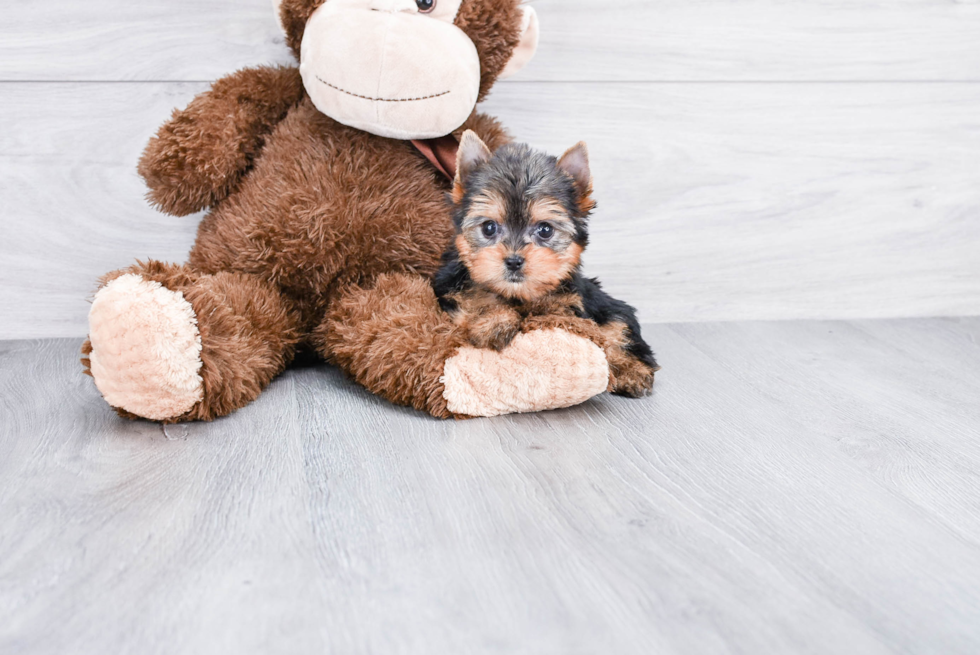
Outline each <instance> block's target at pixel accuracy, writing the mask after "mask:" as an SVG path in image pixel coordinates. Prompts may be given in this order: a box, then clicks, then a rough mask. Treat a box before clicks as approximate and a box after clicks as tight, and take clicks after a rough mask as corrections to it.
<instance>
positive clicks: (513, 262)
mask: <svg viewBox="0 0 980 655" xmlns="http://www.w3.org/2000/svg"><path fill="white" fill-rule="evenodd" d="M504 266H506V267H507V270H508V271H510V272H511V273H516V272H517V271H519V270H521V267H522V266H524V258H523V257H521V256H520V255H511V256H510V257H508V258H507V259H505V260H504Z"/></svg>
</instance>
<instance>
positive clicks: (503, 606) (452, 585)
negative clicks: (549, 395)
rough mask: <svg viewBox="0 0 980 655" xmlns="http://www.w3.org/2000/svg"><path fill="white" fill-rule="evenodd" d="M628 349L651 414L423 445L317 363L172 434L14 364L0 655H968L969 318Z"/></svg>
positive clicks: (659, 331)
mask: <svg viewBox="0 0 980 655" xmlns="http://www.w3.org/2000/svg"><path fill="white" fill-rule="evenodd" d="M644 330H645V335H646V337H647V338H648V340H649V341H650V342H651V343H652V344H653V345H654V347H655V348H656V349H657V351H658V355H659V358H660V359H661V360H662V362H663V363H664V366H665V368H664V370H663V372H662V373H661V374H659V375H658V381H657V385H656V389H655V392H654V395H653V396H652V397H651V398H648V399H644V400H639V401H631V400H626V399H621V398H613V397H610V396H601V397H599V398H597V399H595V400H593V401H591V402H589V403H587V404H585V405H583V406H580V407H577V408H573V409H570V410H563V411H558V412H549V413H543V414H536V415H527V416H511V417H503V418H497V419H489V420H474V421H468V422H461V423H452V422H438V421H434V420H431V419H429V418H427V417H424V416H421V415H419V414H417V413H415V412H412V411H409V410H405V409H399V408H393V407H391V406H390V405H388V404H386V403H384V402H383V401H381V400H379V399H377V398H374V397H372V396H370V395H368V394H367V393H365V392H364V391H363V390H361V389H359V388H357V387H355V386H353V385H351V384H350V383H348V382H346V381H344V380H343V378H342V377H341V376H340V375H339V374H338V373H337V371H336V370H334V369H331V368H329V367H324V366H312V367H307V368H299V369H293V370H291V371H289V372H287V373H286V374H285V375H284V376H282V377H281V378H280V379H278V380H277V381H276V382H274V383H273V385H272V386H271V387H270V389H269V390H268V391H267V392H266V393H265V394H264V395H263V396H262V397H261V398H260V399H259V400H258V401H257V402H256V403H254V404H253V405H251V406H249V407H247V408H245V409H243V410H241V411H239V412H238V413H236V414H234V415H232V416H230V417H228V418H226V419H222V420H219V421H217V422H215V423H213V424H191V425H185V426H177V427H169V428H167V429H166V431H164V430H162V429H161V428H160V427H159V426H156V425H154V424H150V423H144V422H135V423H134V422H128V421H124V420H122V419H119V418H117V417H116V416H115V415H114V414H112V413H111V412H110V410H109V409H108V408H107V407H106V406H105V405H104V403H103V402H102V401H101V399H100V398H99V397H98V394H97V392H96V391H95V389H94V386H93V385H92V383H91V381H90V380H89V379H87V378H84V377H83V376H82V375H81V374H80V371H79V367H78V364H77V349H78V345H79V341H78V340H58V341H30V342H26V341H21V342H0V613H2V615H3V616H4V620H3V621H2V622H0V652H3V653H8V652H9V653H15V652H17V653H19V652H30V653H37V654H44V653H59V654H60V653H65V652H79V653H82V652H100V653H101V652H139V653H147V654H148V655H150V654H152V653H164V652H168V653H169V652H235V653H253V652H255V653H258V652H270V651H276V652H337V653H406V654H409V653H424V654H425V655H429V654H431V653H528V654H535V655H537V654H540V653H581V654H586V653H597V654H603V655H605V654H607V653H615V654H617V655H618V654H632V653H637V654H643V655H646V654H647V653H651V652H656V653H662V654H664V655H670V654H672V653H703V652H742V653H834V654H837V653H844V652H846V653H917V654H920V653H936V654H943V655H955V654H958V653H963V654H972V653H976V652H977V650H978V649H980V522H978V516H980V483H978V480H980V441H978V439H977V437H978V434H980V404H978V403H977V398H978V397H980V367H977V365H976V364H977V362H978V361H980V319H976V318H973V319H970V318H964V319H932V320H903V321H860V322H807V323H797V322H780V323H727V324H688V325H648V326H646V327H645V328H644Z"/></svg>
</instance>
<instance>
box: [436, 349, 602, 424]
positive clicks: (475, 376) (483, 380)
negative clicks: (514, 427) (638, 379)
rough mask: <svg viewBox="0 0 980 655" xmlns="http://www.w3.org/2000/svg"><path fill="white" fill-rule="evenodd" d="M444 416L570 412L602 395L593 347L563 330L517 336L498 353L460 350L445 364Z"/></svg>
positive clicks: (596, 352)
mask: <svg viewBox="0 0 980 655" xmlns="http://www.w3.org/2000/svg"><path fill="white" fill-rule="evenodd" d="M442 382H443V384H444V385H445V391H444V393H443V396H444V397H445V399H446V400H447V401H448V406H449V411H451V412H454V413H456V414H467V415H469V416H499V415H501V414H513V413H519V412H536V411H541V410H546V409H558V408H561V407H571V406H572V405H577V404H579V403H582V402H585V401H586V400H588V399H589V398H592V397H593V396H596V395H598V394H600V393H602V392H603V391H605V390H606V387H607V386H608V384H609V364H608V362H607V361H606V355H605V353H603V352H602V349H601V348H599V346H597V345H595V344H594V343H592V342H591V341H589V340H588V339H584V338H582V337H578V336H575V335H573V334H569V333H568V332H565V331H563V330H536V331H533V332H528V333H527V334H520V335H518V336H517V337H515V338H514V340H513V341H512V342H511V344H510V345H509V346H507V348H505V349H504V350H503V351H502V352H499V353H498V352H495V351H493V350H486V349H481V348H473V347H470V346H466V347H463V348H460V349H459V352H458V353H457V354H456V355H455V356H454V357H452V358H450V359H448V360H446V367H445V370H444V375H443V378H442Z"/></svg>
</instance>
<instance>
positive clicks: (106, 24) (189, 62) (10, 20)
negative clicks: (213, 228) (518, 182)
mask: <svg viewBox="0 0 980 655" xmlns="http://www.w3.org/2000/svg"><path fill="white" fill-rule="evenodd" d="M532 4H533V5H534V7H535V9H536V10H537V11H538V13H539V15H540V18H541V25H542V41H541V48H540V50H539V54H538V56H537V57H536V58H535V60H534V61H533V62H532V63H531V65H530V66H529V68H528V69H527V70H526V71H524V72H523V73H522V74H521V75H520V77H519V78H517V79H519V80H536V81H540V80H549V81H556V80H561V81H583V80H588V81H595V80H603V81H606V80H618V81H641V80H648V81H649V80H653V81H660V80H701V81H705V80H728V81H736V80H738V81H745V80H769V81H773V80H781V81H785V80H790V81H800V80H820V81H840V80H933V81H935V80H942V81H953V80H956V81H966V80H972V81H978V80H980V42H978V39H977V34H978V33H980V4H978V3H977V2H975V1H973V0H958V1H956V2H950V1H948V0H891V1H890V2H877V1H875V0H790V1H786V0H741V1H739V2H731V1H729V0H684V1H679V0H656V1H651V0H607V1H603V2H595V1H594V0H534V1H533V3H532ZM7 5H8V6H5V7H4V20H3V21H2V22H0V79H5V80H48V81H68V80H73V81H81V80H170V81H208V80H212V79H214V78H216V77H219V76H221V75H224V74H225V73H227V72H229V71H231V70H234V69H236V68H238V67H241V66H245V65H252V64H258V63H268V62H287V61H289V60H290V55H289V53H288V51H287V50H286V48H285V47H284V46H283V42H282V37H281V35H280V33H279V28H278V26H277V25H276V22H275V19H274V17H273V13H272V10H271V8H270V2H269V0H248V1H247V2H244V1H241V0H207V1H206V2H202V1H194V0H144V1H143V2H140V3H137V4H134V3H132V2H125V1H124V0H95V1H90V2H84V3H82V2H77V1H73V0H46V1H45V2H11V3H7Z"/></svg>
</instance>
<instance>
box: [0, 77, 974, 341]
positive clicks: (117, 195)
mask: <svg viewBox="0 0 980 655" xmlns="http://www.w3.org/2000/svg"><path fill="white" fill-rule="evenodd" d="M204 88H205V86H204V85H201V84H138V85H126V84H123V85H120V84H104V85H99V84H17V83H9V84H4V85H3V86H2V94H0V115H2V116H3V117H4V120H3V122H2V124H0V198H3V203H4V206H5V216H6V219H5V220H6V221H7V225H8V228H7V230H6V233H5V237H4V238H5V240H6V242H5V244H4V249H5V256H4V258H3V259H2V261H0V303H2V305H3V306H4V307H5V308H7V309H6V310H5V312H4V318H3V320H2V321H0V337H7V338H25V337H35V336H81V335H83V334H84V333H85V329H86V315H87V305H86V302H85V299H86V297H87V296H88V295H89V294H90V293H91V291H92V290H93V288H94V284H95V280H96V278H97V277H98V276H99V275H102V274H103V273H105V272H106V271H109V270H113V269H115V268H119V267H121V266H125V265H127V264H129V263H131V262H132V261H133V260H134V259H135V258H147V257H154V258H159V259H163V260H168V261H183V260H184V259H185V257H186V253H187V250H188V249H189V247H190V244H191V243H192V240H193V235H194V232H195V230H196V225H197V221H198V217H189V218H172V217H168V216H164V215H161V214H157V213H156V212H154V211H153V210H151V209H150V208H148V207H147V206H146V204H145V202H144V201H143V198H142V196H143V192H144V189H143V186H142V183H141V181H140V180H139V178H138V176H137V175H136V173H135V165H136V161H137V159H138V157H139V153H140V151H141V149H142V147H143V145H144V144H145V142H146V140H147V139H148V138H149V136H150V135H151V134H152V133H153V131H154V130H155V129H156V127H157V126H158V125H159V123H160V122H161V121H162V120H164V119H165V118H166V117H167V115H168V114H169V112H170V110H171V108H172V107H174V106H182V105H184V104H186V102H188V101H189V100H190V98H191V97H192V96H193V95H194V94H195V93H196V92H199V91H201V90H202V89H204ZM65 106H71V107H72V111H71V112H70V113H67V114H66V113H65V112H64V111H63V109H62V108H63V107H65ZM542 107H561V108H562V111H561V112H560V113H558V114H555V115H554V116H553V117H551V118H549V119H548V120H542V119H541V115H540V113H541V108H542ZM485 109H486V110H487V111H489V112H491V113H494V114H496V115H498V116H500V117H501V118H502V119H503V120H504V122H505V124H507V125H509V126H510V127H511V128H512V130H513V131H514V133H515V134H516V135H517V136H518V137H519V138H521V139H522V140H528V141H531V142H532V143H534V144H535V145H537V146H539V147H544V148H547V149H548V150H550V151H552V152H561V151H562V150H563V149H564V148H565V147H567V146H568V145H569V144H571V143H574V142H575V141H577V140H579V139H585V140H587V141H588V143H589V146H590V150H591V153H592V158H593V164H594V171H595V174H596V189H597V197H598V200H599V203H600V206H599V210H598V211H597V213H596V215H595V218H594V220H593V239H592V244H591V246H590V248H589V250H588V251H587V252H586V258H585V261H586V270H587V272H589V273H590V274H593V275H598V276H600V277H601V278H602V279H603V280H604V281H605V282H606V284H607V286H608V287H609V288H610V290H611V291H612V292H613V293H615V294H616V295H618V296H621V297H623V298H625V299H628V300H629V301H630V302H632V303H634V304H635V305H636V306H637V307H638V308H639V309H640V310H641V314H642V317H643V318H644V320H648V321H656V322H667V321H688V320H699V321H700V320H738V319H790V318H839V317H842V318H860V317H888V316H928V315H971V314H980V258H978V257H977V256H976V253H977V251H978V248H980V221H977V220H976V217H977V216H978V215H980V168H978V167H977V166H976V162H977V161H978V160H980V123H978V122H977V116H978V115H980V85H973V84H961V85H939V86H937V85H916V84H894V85H892V84H878V85H868V86H863V85H852V84H841V85H711V84H705V85H698V84H691V85H681V86H677V85H650V84H635V85H634V84H601V85H581V84H567V85H565V84H541V85H514V86H509V87H506V88H504V89H501V90H500V91H498V92H497V93H496V94H495V95H494V97H493V98H491V100H490V101H489V102H488V103H487V105H486V107H485Z"/></svg>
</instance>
